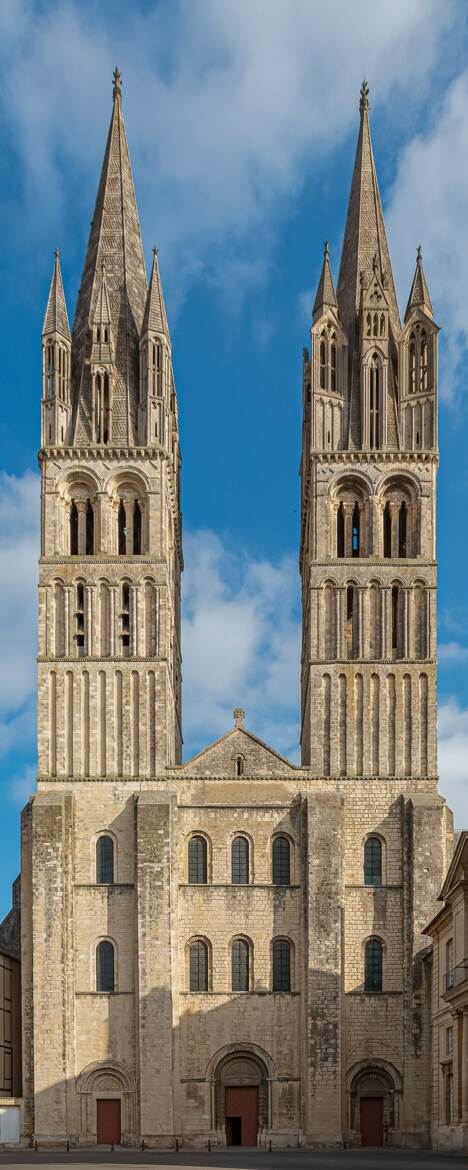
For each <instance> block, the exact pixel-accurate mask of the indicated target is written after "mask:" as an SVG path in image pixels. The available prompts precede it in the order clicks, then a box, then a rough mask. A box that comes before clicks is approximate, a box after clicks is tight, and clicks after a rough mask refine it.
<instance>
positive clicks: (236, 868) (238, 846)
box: [231, 837, 249, 886]
mask: <svg viewBox="0 0 468 1170" xmlns="http://www.w3.org/2000/svg"><path fill="white" fill-rule="evenodd" d="M231 881H232V884H233V885H234V886H247V885H248V884H249V842H248V840H247V837H234V840H233V842H232V845H231Z"/></svg>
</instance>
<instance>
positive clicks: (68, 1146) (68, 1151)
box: [67, 1138, 70, 1154]
mask: <svg viewBox="0 0 468 1170" xmlns="http://www.w3.org/2000/svg"><path fill="white" fill-rule="evenodd" d="M69 1153H70V1142H69V1140H68V1138H67V1154H69Z"/></svg>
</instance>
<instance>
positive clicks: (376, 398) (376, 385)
mask: <svg viewBox="0 0 468 1170" xmlns="http://www.w3.org/2000/svg"><path fill="white" fill-rule="evenodd" d="M381 397H382V367H381V364H380V361H379V358H378V357H377V354H374V356H373V358H372V360H371V363H370V367H369V447H370V449H371V451H376V450H378V449H379V448H380V427H381V419H380V415H381Z"/></svg>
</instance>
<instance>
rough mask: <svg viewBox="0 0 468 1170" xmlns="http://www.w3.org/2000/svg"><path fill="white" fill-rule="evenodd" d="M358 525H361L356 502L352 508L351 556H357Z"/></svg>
mask: <svg viewBox="0 0 468 1170" xmlns="http://www.w3.org/2000/svg"><path fill="white" fill-rule="evenodd" d="M360 526H361V517H360V515H359V508H358V506H357V504H355V505H354V509H353V548H352V553H353V557H358V556H359V548H360Z"/></svg>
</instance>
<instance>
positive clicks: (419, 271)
mask: <svg viewBox="0 0 468 1170" xmlns="http://www.w3.org/2000/svg"><path fill="white" fill-rule="evenodd" d="M416 308H417V309H422V310H423V312H424V313H427V315H428V317H432V304H431V298H430V296H429V289H428V287H427V282H426V277H425V274H424V268H423V262H422V250H421V245H419V247H418V250H417V253H416V271H415V274H414V277H413V283H412V285H411V292H410V295H409V298H408V304H407V306H406V313H405V323H406V321H407V320H408V317H409V316H410V315H411V313H412V311H413V309H416Z"/></svg>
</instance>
